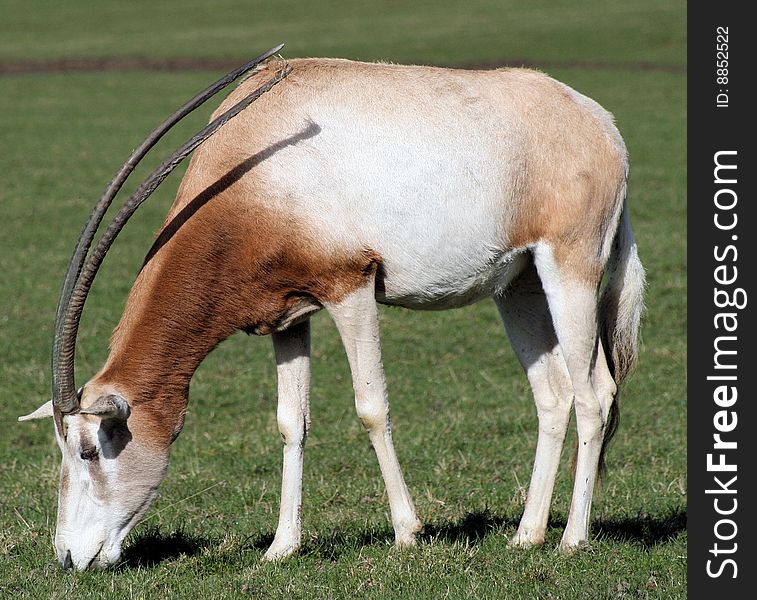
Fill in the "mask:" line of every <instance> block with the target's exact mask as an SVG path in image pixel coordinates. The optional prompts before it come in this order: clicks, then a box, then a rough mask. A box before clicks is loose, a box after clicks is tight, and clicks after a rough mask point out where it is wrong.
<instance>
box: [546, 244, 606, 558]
mask: <svg viewBox="0 0 757 600" xmlns="http://www.w3.org/2000/svg"><path fill="white" fill-rule="evenodd" d="M534 261H535V264H536V268H537V271H538V273H539V278H540V279H541V282H542V287H543V289H544V292H545V295H546V298H547V303H548V306H549V310H550V313H551V314H552V322H553V324H554V329H555V333H556V335H557V340H558V342H559V344H560V348H561V350H562V355H563V357H564V360H565V365H566V367H567V370H568V373H569V375H570V380H571V383H572V387H573V394H574V407H575V412H576V426H577V430H578V452H577V455H576V472H575V481H574V484H573V496H572V498H571V504H570V512H569V514H568V523H567V525H566V527H565V532H564V534H563V538H562V541H561V542H560V547H561V549H563V550H572V549H574V548H576V547H578V546H579V545H581V544H583V543H585V542H587V541H588V539H589V515H590V511H591V501H592V494H593V492H594V485H595V483H596V480H597V470H598V464H599V456H600V453H601V450H602V441H603V436H604V428H605V424H606V423H607V419H608V415H609V409H610V405H611V403H612V400H613V396H614V393H615V387H614V384H610V383H609V382H611V381H612V376H611V375H610V372H609V370H608V368H607V363H606V361H605V359H604V353H603V352H598V350H600V351H601V344H599V340H598V331H597V290H598V285H599V281H598V278H597V281H591V278H589V277H586V275H585V273H576V271H577V270H578V269H579V268H580V267H579V266H577V265H561V264H559V263H558V262H557V261H556V260H555V258H554V255H553V253H552V251H551V249H550V247H549V246H547V245H540V246H538V247H537V248H536V249H535V251H534Z"/></svg>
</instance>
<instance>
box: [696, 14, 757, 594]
mask: <svg viewBox="0 0 757 600" xmlns="http://www.w3.org/2000/svg"><path fill="white" fill-rule="evenodd" d="M750 6H751V3H747V2H735V1H731V2H723V1H721V2H689V3H688V32H689V35H688V84H687V85H688V90H687V96H688V471H689V492H688V493H689V498H688V502H689V508H688V590H689V597H690V598H728V599H729V600H730V599H737V598H754V597H756V596H755V594H757V563H755V559H754V558H753V556H754V548H755V547H757V539H755V535H754V534H755V530H756V529H757V527H756V526H755V523H756V522H757V518H756V517H755V513H754V510H755V508H756V507H757V504H756V503H755V494H754V492H753V488H754V486H753V485H752V484H751V481H752V480H753V479H754V477H755V475H756V474H757V451H756V450H757V448H756V446H757V443H756V442H757V417H756V415H755V412H756V411H755V406H757V394H755V374H756V373H757V364H756V363H755V362H754V361H753V359H752V355H753V352H751V351H750V350H751V346H752V344H753V343H755V342H757V340H754V341H753V338H754V335H755V334H757V328H755V319H754V312H755V309H756V308H757V289H755V286H754V285H753V283H754V281H755V270H756V269H757V229H756V227H755V226H757V221H756V220H755V219H756V217H755V210H754V205H755V203H757V196H755V193H754V183H753V182H754V179H755V177H757V164H756V163H755V153H754V149H753V146H754V144H755V140H754V138H753V131H754V123H755V114H757V104H755V97H756V96H757V94H755V93H754V92H753V88H754V85H755V81H754V80H755V74H756V73H757V68H756V67H757V65H756V64H755V63H756V61H757V56H755V52H754V48H755V44H754V43H753V40H754V39H755V38H757V29H755V27H754V20H753V19H752V18H750V17H749V16H748V15H747V8H748V7H750ZM718 27H727V28H728V83H727V84H725V85H723V84H722V82H720V83H718V82H717V79H716V77H717V76H718V74H717V71H716V69H717V65H716V60H717V54H716V52H717V49H716V40H717V28H718ZM720 88H723V89H724V90H727V94H728V107H727V108H719V107H718V106H717V103H716V96H717V94H718V93H719V92H720V91H721V89H720ZM720 150H735V151H737V155H736V158H735V159H731V160H735V162H736V163H737V165H738V168H737V171H736V178H737V180H738V181H737V183H736V184H733V185H728V186H723V185H720V186H718V185H715V177H714V168H715V164H714V155H715V153H716V152H718V151H720ZM730 173H733V171H730ZM724 175H725V173H724ZM722 187H729V188H731V189H733V190H734V191H735V192H736V193H737V196H738V203H737V205H736V207H735V209H734V210H733V212H735V213H737V214H738V224H737V226H736V227H735V229H734V230H732V231H729V232H723V231H719V230H718V229H717V228H716V227H715V224H714V215H715V212H716V208H715V204H714V195H715V192H716V191H717V190H718V189H720V188H722ZM732 235H736V236H737V237H738V240H737V241H734V240H732ZM728 244H733V245H735V246H737V249H738V258H737V260H736V261H735V262H731V261H730V260H727V261H726V262H718V261H716V260H715V256H714V248H715V246H719V248H720V249H721V250H722V249H723V248H724V247H725V246H727V245H728ZM729 256H732V255H729ZM720 264H728V265H735V266H736V267H737V269H738V281H737V283H735V284H734V285H732V286H730V289H731V290H732V289H734V288H736V287H741V288H743V289H744V290H745V291H746V293H747V297H748V304H747V306H746V307H745V308H744V309H742V310H736V309H718V308H716V307H715V303H714V294H715V291H714V290H715V287H723V286H719V285H718V284H717V283H716V282H715V279H714V269H715V268H716V267H717V266H718V265H720ZM725 289H728V288H725ZM724 310H729V311H730V310H733V311H734V312H737V314H738V329H737V332H736V333H730V334H728V333H727V332H723V331H722V328H721V330H716V328H715V315H716V313H718V312H721V311H724ZM724 334H725V335H736V336H738V342H736V344H735V346H734V345H732V348H733V347H735V348H736V349H737V351H738V354H737V358H736V359H735V362H737V364H738V367H737V370H736V371H735V372H736V374H737V376H738V380H737V382H735V383H734V385H735V386H736V387H737V389H738V400H737V402H736V403H735V404H734V406H733V407H732V409H731V410H734V411H735V412H736V413H737V419H738V424H737V426H736V429H735V430H734V431H733V432H731V433H729V434H722V437H723V439H729V440H735V441H736V442H737V444H738V448H737V449H736V450H733V451H728V452H727V460H728V462H729V463H732V462H735V463H736V465H737V471H736V472H735V473H713V472H708V471H707V454H708V453H714V454H716V455H717V454H718V453H719V452H720V451H717V450H713V443H714V438H713V434H715V433H718V432H717V430H716V429H715V426H714V423H713V418H714V416H715V413H716V412H717V411H718V410H722V408H721V407H718V406H717V405H716V404H715V403H714V401H713V392H714V389H715V387H716V385H718V384H717V383H714V382H712V381H708V379H707V377H708V375H713V374H715V371H714V369H713V356H714V340H715V338H716V337H718V336H719V335H724ZM731 362H734V361H731ZM720 373H723V371H720ZM729 385H730V384H729ZM716 461H717V458H716V459H715V462H716ZM734 475H736V476H737V480H736V482H735V484H733V485H731V486H730V488H735V489H736V490H737V493H736V494H735V495H729V494H711V493H710V494H708V493H707V492H706V491H707V490H712V489H717V488H718V485H717V483H716V482H715V481H714V479H713V477H714V476H720V479H721V481H723V482H727V481H728V480H730V479H731V478H732V477H733V476H734ZM733 497H736V499H737V501H738V508H737V510H736V511H735V512H734V514H733V515H730V516H728V517H725V516H721V515H718V514H717V513H716V511H715V507H714V504H713V502H714V500H715V498H721V502H720V506H721V507H722V508H728V507H730V506H732V500H731V499H732V498H733ZM722 518H731V519H733V521H735V522H736V524H737V527H738V530H737V533H736V535H735V537H734V538H733V539H732V540H730V541H721V540H718V539H717V538H716V533H715V526H716V523H717V521H718V520H719V519H722ZM720 532H721V533H722V534H724V535H726V536H727V535H729V529H728V526H722V527H721V531H720ZM715 543H717V544H718V546H719V548H721V549H731V548H733V545H734V544H737V545H738V547H737V549H736V551H735V552H734V553H733V554H722V553H721V554H719V555H717V556H716V555H715V554H714V553H713V549H714V544H715ZM726 558H732V559H733V560H734V561H735V562H736V565H737V569H738V570H737V572H736V578H733V575H734V569H733V568H732V566H731V565H728V566H727V567H724V569H723V572H722V574H721V576H720V577H715V578H713V577H711V576H709V575H708V573H707V561H708V560H711V561H712V562H711V565H710V568H711V570H712V571H713V572H717V571H718V569H719V568H720V566H721V564H722V563H723V561H724V560H725V559H726ZM721 594H724V595H721Z"/></svg>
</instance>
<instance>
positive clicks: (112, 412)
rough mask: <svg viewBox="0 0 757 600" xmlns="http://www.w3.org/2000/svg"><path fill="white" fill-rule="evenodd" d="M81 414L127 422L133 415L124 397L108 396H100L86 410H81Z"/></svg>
mask: <svg viewBox="0 0 757 600" xmlns="http://www.w3.org/2000/svg"><path fill="white" fill-rule="evenodd" d="M79 414H80V415H95V416H98V417H101V418H103V419H119V420H123V421H125V420H126V419H128V418H129V415H130V414H131V407H130V406H129V403H128V402H127V401H126V399H125V398H124V397H123V396H118V395H117V394H108V395H107V396H100V397H99V398H98V399H97V400H95V401H94V402H93V403H92V404H90V405H89V406H87V407H86V408H81V409H80V410H79Z"/></svg>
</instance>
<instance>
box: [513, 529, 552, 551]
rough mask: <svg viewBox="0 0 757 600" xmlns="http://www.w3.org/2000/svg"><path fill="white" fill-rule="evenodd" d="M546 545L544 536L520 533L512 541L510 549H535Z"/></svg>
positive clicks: (526, 532) (533, 533)
mask: <svg viewBox="0 0 757 600" xmlns="http://www.w3.org/2000/svg"><path fill="white" fill-rule="evenodd" d="M542 544H544V534H543V533H535V532H532V531H518V532H517V533H516V534H515V535H514V536H513V537H512V539H511V540H510V542H509V544H508V546H509V547H510V548H522V549H526V548H533V547H535V546H541V545H542Z"/></svg>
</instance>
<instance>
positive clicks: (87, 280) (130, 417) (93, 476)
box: [19, 44, 290, 570]
mask: <svg viewBox="0 0 757 600" xmlns="http://www.w3.org/2000/svg"><path fill="white" fill-rule="evenodd" d="M282 47H283V44H282V45H280V46H277V47H276V48H272V49H271V50H269V51H268V52H265V53H264V54H261V55H260V56H258V57H257V58H255V59H254V60H253V61H251V62H249V63H247V64H246V65H244V66H242V67H239V68H238V69H235V70H234V71H232V72H231V73H229V74H228V75H226V76H225V77H223V78H222V79H219V80H218V81H217V82H215V83H214V84H213V85H211V86H210V87H208V88H207V89H206V90H204V91H203V92H201V93H200V94H198V95H197V96H195V97H194V98H193V99H192V100H190V101H189V102H187V103H186V104H185V105H184V106H182V107H181V108H179V109H178V110H177V111H176V112H175V113H174V114H173V115H171V117H169V118H168V119H167V120H166V121H165V122H163V123H162V124H161V125H160V126H159V127H158V128H157V129H156V130H155V131H153V132H152V133H151V134H150V135H149V136H148V137H147V138H146V139H145V141H144V142H143V143H142V144H141V145H140V146H139V148H137V149H136V150H135V151H134V153H133V154H132V155H131V156H130V157H129V159H128V160H127V161H126V163H124V165H123V166H122V167H121V169H120V170H119V172H118V173H117V174H116V175H115V177H114V178H113V180H112V181H111V183H110V185H109V186H108V188H107V189H106V190H105V192H104V193H103V195H102V197H101V198H100V200H99V201H98V203H97V204H96V205H95V207H94V209H93V211H92V214H91V215H90V217H89V220H88V221H87V223H86V224H85V226H84V230H83V231H82V233H81V235H80V237H79V241H78V242H77V245H76V248H75V250H74V253H73V256H72V257H71V262H70V263H69V266H68V272H67V273H66V278H65V280H64V282H63V287H62V289H61V295H60V299H59V301H58V309H57V314H56V322H55V339H54V341H53V357H52V367H53V398H52V400H50V401H49V402H47V403H45V404H43V405H42V406H41V407H40V408H38V409H37V410H36V411H34V412H33V413H31V414H29V415H27V416H25V417H21V418H20V419H19V420H22V421H25V420H30V419H37V418H43V417H52V418H53V421H54V423H55V437H56V440H57V442H58V446H59V447H60V450H61V454H62V457H63V460H62V464H61V475H60V492H59V495H58V520H57V527H56V533H55V547H56V551H57V554H58V559H59V560H60V562H61V564H62V565H63V567H64V568H70V567H75V568H77V569H80V570H84V569H88V568H104V567H106V566H108V565H111V564H113V563H114V562H116V561H117V560H118V559H119V557H120V555H121V544H122V542H123V540H124V538H125V537H126V535H127V534H128V533H129V531H130V530H131V529H132V527H133V526H134V525H135V524H136V523H137V522H138V521H139V520H140V519H141V517H142V516H143V515H144V513H145V512H146V511H147V508H148V507H149V506H150V503H151V502H152V500H153V499H154V498H155V496H156V494H157V490H158V486H159V485H160V482H161V481H162V480H163V477H164V476H165V473H166V469H167V467H168V454H169V446H170V443H171V441H172V439H173V438H172V437H169V438H166V436H161V435H158V434H156V431H159V430H160V429H161V428H160V427H156V422H155V419H156V418H157V417H156V415H155V414H154V413H152V412H150V411H149V410H147V409H145V408H142V407H141V405H140V402H139V401H142V400H144V399H137V398H129V391H128V390H124V389H119V388H118V387H117V386H118V383H109V384H107V385H103V384H99V383H97V381H96V380H94V381H93V382H90V383H88V384H87V385H85V386H84V387H83V388H81V389H80V390H78V391H77V390H76V387H75V385H74V352H75V346H76V334H77V332H78V329H79V321H80V318H81V313H82V309H83V307H84V302H85V301H86V298H87V294H88V292H89V290H90V288H91V286H92V283H93V281H94V277H95V275H96V273H97V270H98V268H99V267H100V264H101V263H102V261H103V259H104V258H105V254H106V252H107V251H108V249H109V248H110V246H111V245H112V243H113V241H114V240H115V238H116V236H117V235H118V233H119V232H120V231H121V229H122V228H123V226H124V224H125V223H126V221H127V220H128V219H129V217H131V215H132V214H134V212H135V211H136V209H137V208H138V207H139V205H140V204H141V203H142V202H144V201H145V200H146V199H147V198H148V197H149V196H150V194H151V193H152V192H153V191H154V190H155V189H156V188H157V187H158V185H160V183H161V182H162V181H163V180H164V179H165V178H166V177H167V176H168V174H169V173H170V172H171V171H172V170H173V169H174V168H175V167H176V166H177V165H178V164H179V163H180V162H181V161H182V160H183V159H184V158H186V157H187V156H188V155H189V154H190V153H191V152H192V151H193V150H194V149H195V148H196V147H197V146H199V145H200V144H201V143H202V142H203V141H205V140H206V139H208V138H209V137H210V136H211V135H213V133H215V131H216V130H217V129H218V128H219V127H221V126H222V125H223V124H224V123H226V122H227V121H228V120H229V119H231V118H233V117H234V116H235V115H236V114H238V113H239V112H241V111H242V110H244V109H245V108H246V107H247V106H249V105H250V104H251V103H252V102H253V101H255V100H256V99H257V98H258V97H260V96H261V95H262V94H263V93H265V92H266V91H268V90H269V89H271V88H272V87H273V86H274V85H275V84H276V83H278V82H279V81H281V80H282V79H283V78H284V77H286V76H287V75H288V74H289V72H290V69H289V67H286V68H284V69H283V70H281V71H279V72H278V73H276V75H275V76H274V77H273V78H272V79H270V80H269V81H268V82H267V83H265V84H264V85H263V86H261V87H259V88H258V89H257V90H255V91H254V92H253V93H252V94H250V95H249V96H247V97H246V98H244V99H243V100H241V101H240V102H238V103H237V104H235V105H234V106H233V107H232V108H231V109H229V110H228V111H226V112H225V113H223V114H222V115H221V116H219V117H218V118H216V119H214V120H213V121H212V122H211V123H210V124H209V125H207V126H206V127H205V128H203V129H202V130H201V131H200V132H199V133H197V134H196V135H195V136H193V137H192V138H191V139H190V140H189V141H187V142H186V143H185V144H184V145H183V146H181V147H180V148H179V149H178V150H177V151H176V152H175V153H174V154H172V155H171V156H170V157H169V158H168V159H166V160H165V161H164V162H163V163H162V164H161V165H160V167H158V168H157V169H156V170H155V171H154V172H153V173H152V174H151V175H150V176H149V177H148V178H147V179H146V180H145V181H144V182H142V184H141V185H140V186H139V187H138V188H137V190H136V191H135V192H134V194H133V195H132V196H131V197H130V198H129V199H128V200H127V201H126V203H125V204H124V205H123V206H122V207H121V209H120V210H119V212H118V213H117V214H116V216H115V217H114V218H113V221H112V222H111V223H110V225H109V226H108V228H107V229H106V231H105V233H104V234H103V236H102V237H101V238H100V240H99V241H98V243H97V245H96V246H95V248H94V249H93V250H92V252H90V251H89V249H90V246H91V244H92V241H93V240H94V237H95V233H96V232H97V229H98V227H99V225H100V223H101V221H102V219H103V217H104V215H105V212H106V211H107V209H108V207H109V206H110V204H111V202H112V201H113V199H114V197H115V195H116V194H117V193H118V191H119V190H120V189H121V187H122V186H123V184H124V182H125V180H126V178H127V177H128V176H129V174H130V173H131V172H132V171H133V170H134V168H135V167H136V165H137V163H138V162H139V161H140V160H141V159H142V157H144V155H145V154H146V153H147V152H148V151H149V150H150V149H151V148H152V147H153V146H154V145H155V144H156V143H157V141H158V140H159V139H160V138H161V137H162V136H163V135H164V134H165V133H166V132H167V131H168V130H169V129H170V128H171V127H173V125H175V124H176V123H177V122H178V121H179V120H181V119H182V118H183V117H185V116H186V115H187V114H189V113H190V112H191V111H193V110H194V109H195V108H197V107H198V106H200V105H201V104H202V103H204V102H205V101H206V100H208V99H209V98H210V97H211V96H213V95H214V94H216V93H217V92H219V91H220V90H221V89H223V88H224V87H226V86H227V85H229V84H230V83H231V82H232V81H234V80H236V79H237V78H239V77H240V76H241V75H243V74H244V73H247V72H248V71H250V70H251V69H253V68H254V67H255V66H257V65H258V64H259V63H261V62H262V61H264V60H266V59H267V58H269V57H270V56H272V55H273V54H275V53H277V52H278V51H279V50H280V49H281V48H282Z"/></svg>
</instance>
